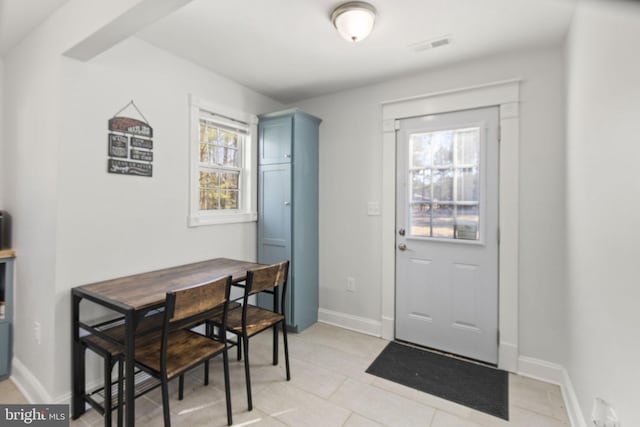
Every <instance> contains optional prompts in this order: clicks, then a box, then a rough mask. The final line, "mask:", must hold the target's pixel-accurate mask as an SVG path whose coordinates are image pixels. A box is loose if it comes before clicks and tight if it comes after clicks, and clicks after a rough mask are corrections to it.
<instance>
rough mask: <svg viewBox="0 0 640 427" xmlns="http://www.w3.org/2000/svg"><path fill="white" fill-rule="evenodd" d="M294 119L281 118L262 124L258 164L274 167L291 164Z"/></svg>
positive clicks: (289, 117)
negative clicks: (274, 165) (275, 165)
mask: <svg viewBox="0 0 640 427" xmlns="http://www.w3.org/2000/svg"><path fill="white" fill-rule="evenodd" d="M292 128H293V118H292V117H291V116H288V117H280V118H274V119H270V120H268V121H266V122H264V123H261V124H260V127H259V131H258V133H259V137H258V141H259V144H258V145H259V147H258V152H259V153H260V156H259V158H258V162H259V164H261V165H273V164H278V163H290V162H291V155H292V153H291V147H292V138H293V132H292Z"/></svg>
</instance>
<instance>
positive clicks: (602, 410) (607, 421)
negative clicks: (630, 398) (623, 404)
mask: <svg viewBox="0 0 640 427" xmlns="http://www.w3.org/2000/svg"><path fill="white" fill-rule="evenodd" d="M591 421H592V422H593V425H594V426H596V427H620V421H619V420H618V415H616V412H615V411H614V410H613V408H612V407H611V405H609V404H608V403H607V402H605V401H604V399H601V398H599V397H596V398H595V399H594V400H593V409H592V411H591Z"/></svg>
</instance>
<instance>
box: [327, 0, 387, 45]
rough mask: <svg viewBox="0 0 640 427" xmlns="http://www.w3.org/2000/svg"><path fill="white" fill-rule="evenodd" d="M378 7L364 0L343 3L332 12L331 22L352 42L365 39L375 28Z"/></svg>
mask: <svg viewBox="0 0 640 427" xmlns="http://www.w3.org/2000/svg"><path fill="white" fill-rule="evenodd" d="M375 20H376V9H375V8H374V7H373V6H372V5H370V4H369V3H365V2H363V1H350V2H348V3H344V4H341V5H340V6H338V7H336V8H335V9H334V10H333V12H331V22H332V23H333V26H334V27H336V30H338V32H339V33H340V35H341V36H342V37H343V38H344V39H345V40H348V41H350V42H354V43H355V42H359V41H361V40H364V39H365V38H366V37H367V36H368V35H369V34H370V33H371V30H372V29H373V23H374V21H375Z"/></svg>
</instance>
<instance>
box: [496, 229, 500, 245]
mask: <svg viewBox="0 0 640 427" xmlns="http://www.w3.org/2000/svg"><path fill="white" fill-rule="evenodd" d="M496 234H497V238H498V244H500V228H498V231H497V233H496Z"/></svg>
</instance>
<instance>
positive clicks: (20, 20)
mask: <svg viewBox="0 0 640 427" xmlns="http://www.w3.org/2000/svg"><path fill="white" fill-rule="evenodd" d="M67 1H68V0H0V56H3V55H4V54H5V53H7V52H8V51H9V50H10V49H11V48H12V47H13V46H15V45H16V44H18V43H19V42H20V41H21V40H22V39H23V38H24V37H25V36H26V35H27V34H29V32H31V31H32V30H33V29H34V28H36V27H37V26H38V25H40V23H41V22H42V21H44V20H45V19H46V18H47V17H48V16H49V15H51V14H52V13H53V12H54V11H55V10H56V9H58V8H59V7H60V6H62V5H63V4H64V3H66V2H67Z"/></svg>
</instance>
